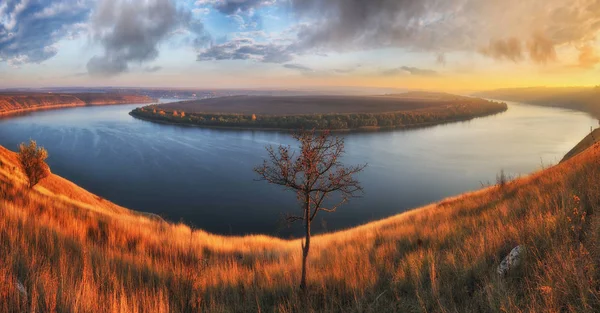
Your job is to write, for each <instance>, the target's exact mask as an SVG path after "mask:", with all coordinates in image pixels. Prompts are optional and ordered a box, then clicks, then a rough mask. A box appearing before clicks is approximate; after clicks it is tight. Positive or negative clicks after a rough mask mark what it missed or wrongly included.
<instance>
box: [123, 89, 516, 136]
mask: <svg viewBox="0 0 600 313" xmlns="http://www.w3.org/2000/svg"><path fill="white" fill-rule="evenodd" d="M506 109H507V107H506V104H504V103H497V102H492V101H487V100H483V99H478V98H470V97H462V96H455V95H450V94H443V93H425V92H412V93H405V94H392V95H385V96H232V97H220V98H211V99H203V100H194V101H182V102H174V103H168V104H159V105H152V106H147V107H144V108H138V109H136V110H134V111H132V112H131V115H133V116H135V117H139V118H142V119H146V120H150V121H156V122H167V123H177V124H186V125H196V126H205V127H230V128H263V129H312V128H316V129H329V130H356V129H374V128H375V129H379V128H402V127H416V126H426V125H433V124H440V123H448V122H455V121H464V120H469V119H472V118H475V117H479V116H485V115H489V114H495V113H500V112H503V111H505V110H506ZM182 112H183V114H181V113H182Z"/></svg>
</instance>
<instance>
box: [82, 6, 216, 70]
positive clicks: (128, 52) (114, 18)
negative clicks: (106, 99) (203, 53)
mask: <svg viewBox="0 0 600 313" xmlns="http://www.w3.org/2000/svg"><path fill="white" fill-rule="evenodd" d="M180 26H183V27H187V28H189V30H190V31H191V32H192V33H195V34H197V35H200V36H198V37H197V38H196V40H195V41H194V45H195V46H198V47H200V46H202V45H203V44H204V43H205V41H206V40H208V39H207V38H206V37H205V35H204V34H205V31H204V25H203V24H202V23H200V22H199V21H193V20H191V17H190V13H189V12H183V11H179V10H177V8H176V7H175V4H174V3H173V1H171V0H102V1H101V2H100V3H99V5H98V7H97V8H96V11H95V13H94V16H93V17H92V36H93V39H94V40H95V41H96V42H98V43H100V44H101V45H102V46H103V48H104V54H103V55H102V56H94V57H93V58H92V59H90V61H89V62H88V64H87V69H88V72H89V73H90V74H91V75H94V76H112V75H117V74H119V73H122V72H126V71H127V70H128V68H129V63H131V62H137V63H142V62H146V61H151V60H154V59H156V58H157V57H158V45H159V44H160V43H161V42H162V41H163V40H165V39H166V38H167V37H168V36H169V35H170V34H172V32H173V31H174V30H175V29H176V28H178V27H180Z"/></svg>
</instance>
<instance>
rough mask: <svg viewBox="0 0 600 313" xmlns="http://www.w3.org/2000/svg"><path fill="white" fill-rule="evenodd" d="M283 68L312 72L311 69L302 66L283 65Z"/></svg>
mask: <svg viewBox="0 0 600 313" xmlns="http://www.w3.org/2000/svg"><path fill="white" fill-rule="evenodd" d="M283 67H285V68H288V69H291V70H297V71H300V72H312V71H313V69H312V68H310V67H308V66H305V65H302V64H284V65H283Z"/></svg>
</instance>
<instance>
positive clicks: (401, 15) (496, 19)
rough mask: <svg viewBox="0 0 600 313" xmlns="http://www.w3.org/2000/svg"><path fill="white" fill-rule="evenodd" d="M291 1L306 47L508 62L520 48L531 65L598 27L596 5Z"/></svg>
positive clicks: (585, 1) (552, 0)
mask: <svg viewBox="0 0 600 313" xmlns="http://www.w3.org/2000/svg"><path fill="white" fill-rule="evenodd" d="M291 2H292V7H293V8H294V10H295V12H296V14H297V16H298V17H299V18H301V19H304V20H305V21H307V22H306V23H305V24H304V26H303V27H302V29H301V30H300V31H299V32H298V37H299V39H300V42H299V45H300V46H303V47H305V48H307V49H308V48H321V49H323V48H325V49H330V50H338V51H340V50H341V51H343V50H348V49H355V50H364V49H376V48H381V47H402V48H407V49H413V50H421V51H434V52H438V53H439V52H440V51H441V52H448V51H480V52H484V54H485V55H487V56H490V57H492V58H496V59H505V60H510V61H517V60H520V59H521V58H522V57H523V50H527V52H528V54H529V57H530V59H531V60H532V61H534V62H537V63H546V62H549V61H552V60H553V59H555V53H554V50H555V48H554V47H555V46H557V45H561V44H569V43H577V42H582V41H584V40H590V39H591V38H593V37H595V36H596V34H597V33H598V31H599V30H600V14H599V13H598V12H599V10H598V8H599V7H600V5H599V4H598V3H599V1H598V0H576V1H564V0H527V1H523V0H489V1H483V0H420V1H412V0H397V1H389V0H291ZM500 8H506V10H502V9H500ZM541 8H543V9H541ZM499 9H500V10H499ZM503 38H508V39H503Z"/></svg>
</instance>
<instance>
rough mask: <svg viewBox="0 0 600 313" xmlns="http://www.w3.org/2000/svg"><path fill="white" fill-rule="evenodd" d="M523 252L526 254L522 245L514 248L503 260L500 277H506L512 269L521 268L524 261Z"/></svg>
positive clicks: (499, 269) (499, 272) (499, 267)
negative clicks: (520, 265)
mask: <svg viewBox="0 0 600 313" xmlns="http://www.w3.org/2000/svg"><path fill="white" fill-rule="evenodd" d="M523 252H525V247H523V246H521V245H519V246H516V247H514V248H513V249H512V250H511V251H510V253H509V254H508V255H507V256H506V257H505V258H504V260H502V262H501V263H500V265H498V270H497V272H498V275H500V276H506V274H508V272H509V271H510V270H511V269H512V268H514V267H516V266H519V264H521V260H522V259H523Z"/></svg>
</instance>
